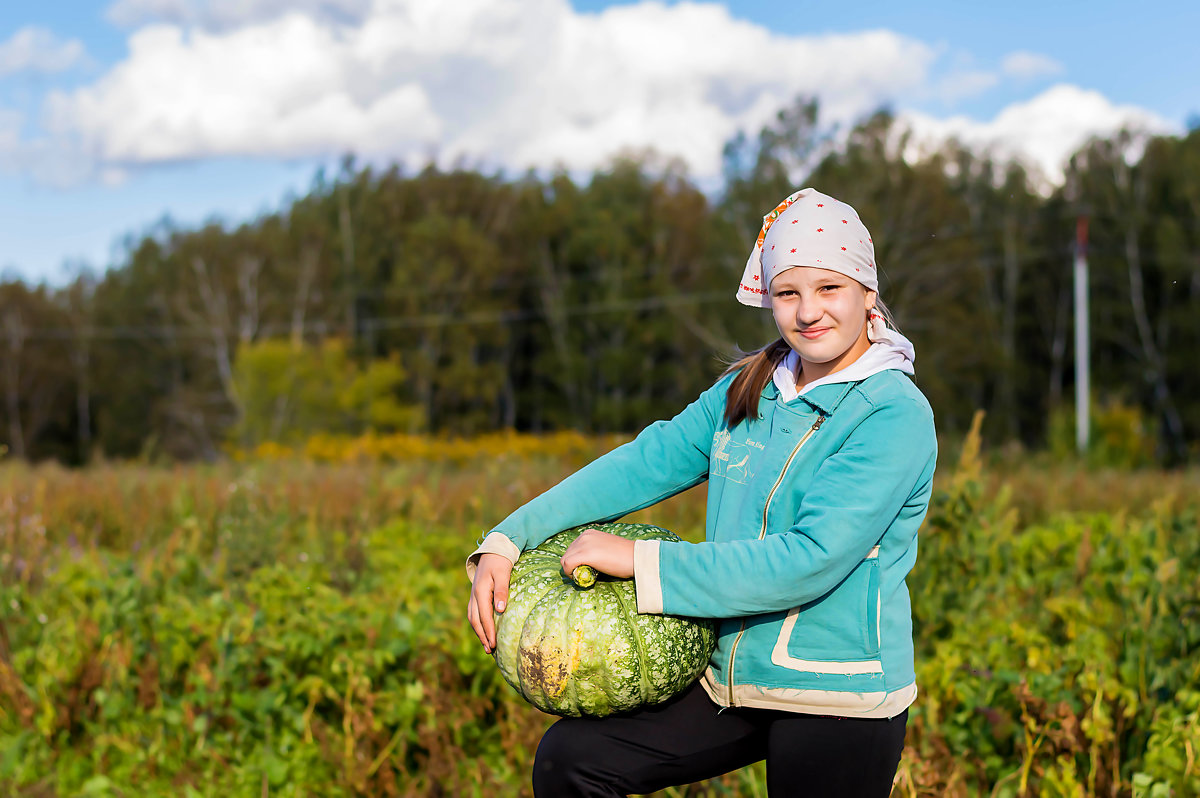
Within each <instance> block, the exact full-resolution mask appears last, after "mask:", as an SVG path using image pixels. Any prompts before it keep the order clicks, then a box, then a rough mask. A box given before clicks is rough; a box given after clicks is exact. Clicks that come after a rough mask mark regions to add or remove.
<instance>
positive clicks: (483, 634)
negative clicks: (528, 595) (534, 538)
mask: <svg viewBox="0 0 1200 798" xmlns="http://www.w3.org/2000/svg"><path fill="white" fill-rule="evenodd" d="M512 569H513V564H512V561H511V560H509V559H508V558H507V557H505V556H503V555H500V554H481V555H479V562H478V564H477V565H476V566H475V580H474V581H473V582H472V583H471V598H470V600H469V601H467V620H469V621H470V622H471V628H472V629H474V630H475V636H476V637H478V638H479V642H480V643H483V650H484V651H486V652H487V653H489V654H491V653H492V652H493V651H495V650H496V618H495V616H494V615H493V614H492V609H493V608H495V610H496V612H504V608H505V606H506V605H507V604H508V579H509V577H510V576H511V575H512Z"/></svg>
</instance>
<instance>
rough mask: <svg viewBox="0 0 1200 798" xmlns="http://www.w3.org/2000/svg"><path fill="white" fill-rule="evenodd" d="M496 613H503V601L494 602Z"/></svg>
mask: <svg viewBox="0 0 1200 798" xmlns="http://www.w3.org/2000/svg"><path fill="white" fill-rule="evenodd" d="M496 612H504V599H501V600H500V601H497V602H496Z"/></svg>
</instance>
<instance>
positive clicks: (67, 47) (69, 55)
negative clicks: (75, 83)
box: [0, 25, 87, 77]
mask: <svg viewBox="0 0 1200 798" xmlns="http://www.w3.org/2000/svg"><path fill="white" fill-rule="evenodd" d="M86 59H87V53H86V51H85V49H84V46H83V43H82V42H80V41H79V40H78V39H67V40H62V39H59V38H58V37H57V36H55V35H54V34H53V33H52V32H51V31H49V30H46V29H45V28H39V27H37V26H34V25H30V26H26V27H24V28H21V29H20V30H18V31H17V32H16V33H14V34H13V35H12V36H11V37H9V39H8V40H7V41H5V42H0V77H3V76H5V75H12V74H15V73H17V72H25V71H29V72H65V71H66V70H68V69H70V68H71V67H74V66H76V65H78V64H81V63H83V62H84V61H85V60H86Z"/></svg>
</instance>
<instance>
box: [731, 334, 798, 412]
mask: <svg viewBox="0 0 1200 798" xmlns="http://www.w3.org/2000/svg"><path fill="white" fill-rule="evenodd" d="M790 351H791V347H790V346H788V343H787V341H785V340H783V339H782V338H779V339H778V340H776V341H774V342H772V343H769V344H767V345H766V346H764V347H763V348H762V349H757V350H755V351H753V352H749V353H745V354H742V356H741V357H739V358H738V359H737V360H735V361H733V362H732V363H730V364H729V368H727V369H725V374H723V375H721V376H725V375H727V374H732V373H734V372H735V371H736V372H738V375H737V376H736V377H734V378H733V382H731V383H729V390H728V391H727V392H726V393H725V425H726V426H727V427H733V426H736V425H737V424H738V423H739V422H740V421H742V420H743V419H747V418H757V417H758V399H759V397H760V396H761V395H762V392H763V388H765V387H767V383H768V382H770V381H771V375H772V374H774V373H775V367H776V366H778V365H779V363H780V361H782V360H783V358H784V357H786V356H787V353H788V352H790Z"/></svg>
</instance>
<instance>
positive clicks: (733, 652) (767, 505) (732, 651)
mask: <svg viewBox="0 0 1200 798" xmlns="http://www.w3.org/2000/svg"><path fill="white" fill-rule="evenodd" d="M823 423H825V416H821V415H818V416H817V420H816V421H814V422H813V425H812V427H810V428H809V430H808V432H806V433H804V437H803V438H801V439H800V442H799V443H797V444H796V448H794V449H792V453H791V454H789V455H788V459H787V460H786V461H785V462H784V464H783V468H781V469H779V476H778V478H776V480H775V484H774V485H772V486H771V490H770V492H769V493H767V500H766V502H764V503H763V515H762V528H761V529H759V531H758V539H759V540H762V539H763V538H765V537H766V536H767V512H768V511H769V510H770V509H771V499H772V497H774V496H775V491H776V490H777V489H778V488H779V485H780V484H781V483H782V482H783V478H784V476H785V475H786V474H787V470H788V468H789V467H790V466H791V464H792V460H795V459H796V453H797V452H799V451H800V447H802V446H803V445H804V444H805V443H807V442H808V439H809V438H811V437H812V436H813V433H814V432H816V431H817V430H819V429H820V428H821V425H822V424H823ZM745 633H746V621H745V619H743V620H742V622H741V627H740V628H739V629H738V633H737V637H735V638H733V645H732V646H730V648H729V675H728V676H727V677H726V684H727V685H728V687H729V706H731V707H732V706H736V703H735V702H734V699H733V658H734V657H735V656H737V649H738V643H740V642H742V635H744V634H745Z"/></svg>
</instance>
